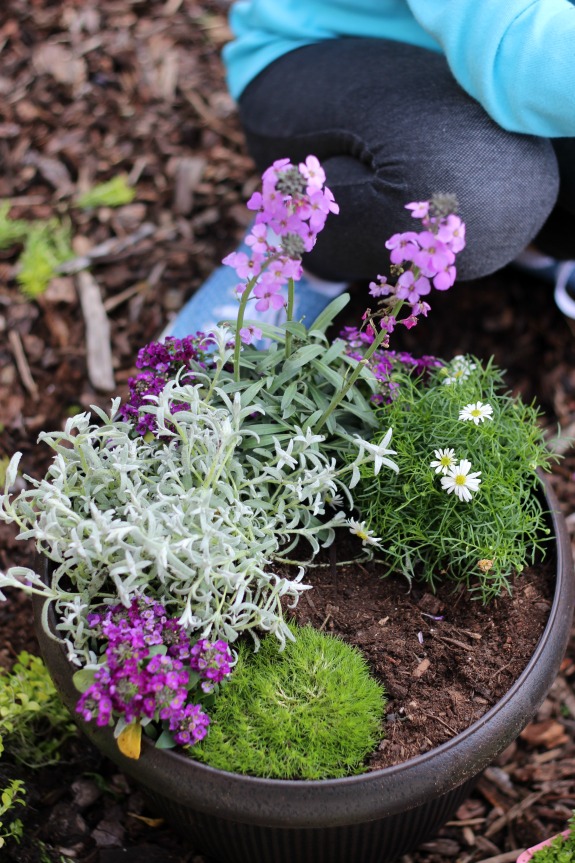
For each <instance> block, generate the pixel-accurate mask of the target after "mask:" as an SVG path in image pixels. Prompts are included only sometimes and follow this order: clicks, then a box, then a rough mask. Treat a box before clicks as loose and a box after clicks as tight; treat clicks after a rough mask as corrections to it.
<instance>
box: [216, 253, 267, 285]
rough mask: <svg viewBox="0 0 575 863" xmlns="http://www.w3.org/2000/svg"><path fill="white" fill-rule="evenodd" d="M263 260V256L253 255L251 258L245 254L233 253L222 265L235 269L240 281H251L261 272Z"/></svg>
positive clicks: (227, 256)
mask: <svg viewBox="0 0 575 863" xmlns="http://www.w3.org/2000/svg"><path fill="white" fill-rule="evenodd" d="M263 260H264V257H263V255H259V254H253V255H252V256H251V257H250V256H249V255H247V254H246V253H245V252H231V253H230V254H229V255H226V257H225V258H224V259H223V261H222V263H224V264H227V265H228V266H229V267H233V269H234V270H235V271H236V273H237V274H238V276H239V277H240V279H251V278H252V277H253V276H257V275H258V274H259V273H260V272H261V269H262V261H263Z"/></svg>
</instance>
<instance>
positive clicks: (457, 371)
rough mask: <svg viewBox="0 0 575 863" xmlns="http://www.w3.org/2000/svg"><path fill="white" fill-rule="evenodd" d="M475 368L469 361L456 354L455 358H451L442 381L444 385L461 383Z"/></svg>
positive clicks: (474, 364)
mask: <svg viewBox="0 0 575 863" xmlns="http://www.w3.org/2000/svg"><path fill="white" fill-rule="evenodd" d="M476 368H477V365H476V363H472V362H471V360H469V359H467V357H464V356H463V355H462V354H458V355H457V356H456V357H453V359H452V360H451V362H450V363H449V366H447V368H446V369H445V374H446V375H447V377H446V378H445V380H444V381H443V383H444V384H456V383H459V384H460V383H461V382H462V381H464V380H466V378H468V377H469V375H470V374H471V372H472V371H474V370H475V369H476Z"/></svg>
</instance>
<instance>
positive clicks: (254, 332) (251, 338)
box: [240, 325, 262, 345]
mask: <svg viewBox="0 0 575 863" xmlns="http://www.w3.org/2000/svg"><path fill="white" fill-rule="evenodd" d="M261 337H262V331H261V330H260V328H259V327H256V326H253V325H251V326H249V327H242V328H241V330H240V339H241V340H242V342H243V343H244V345H251V344H252V343H253V342H257V341H258V340H259V339H261Z"/></svg>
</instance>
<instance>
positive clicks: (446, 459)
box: [429, 449, 455, 473]
mask: <svg viewBox="0 0 575 863" xmlns="http://www.w3.org/2000/svg"><path fill="white" fill-rule="evenodd" d="M433 455H434V456H435V461H432V462H431V464H430V465H429V467H434V468H435V473H447V472H448V471H449V468H450V467H452V466H453V465H454V464H455V450H454V449H434V450H433Z"/></svg>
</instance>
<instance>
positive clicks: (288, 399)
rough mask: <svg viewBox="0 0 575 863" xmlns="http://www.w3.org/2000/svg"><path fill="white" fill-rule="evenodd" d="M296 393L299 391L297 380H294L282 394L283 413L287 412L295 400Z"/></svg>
mask: <svg viewBox="0 0 575 863" xmlns="http://www.w3.org/2000/svg"><path fill="white" fill-rule="evenodd" d="M296 393H297V381H292V382H291V384H290V385H289V386H288V387H287V389H286V391H285V393H284V394H283V396H282V400H281V409H282V413H283V414H285V412H286V410H287V408H288V407H289V406H290V405H291V403H292V402H293V399H294V396H295V394H296Z"/></svg>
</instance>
